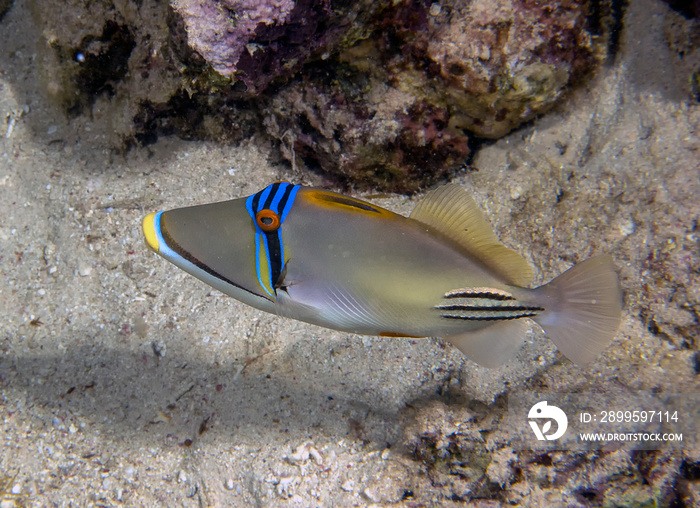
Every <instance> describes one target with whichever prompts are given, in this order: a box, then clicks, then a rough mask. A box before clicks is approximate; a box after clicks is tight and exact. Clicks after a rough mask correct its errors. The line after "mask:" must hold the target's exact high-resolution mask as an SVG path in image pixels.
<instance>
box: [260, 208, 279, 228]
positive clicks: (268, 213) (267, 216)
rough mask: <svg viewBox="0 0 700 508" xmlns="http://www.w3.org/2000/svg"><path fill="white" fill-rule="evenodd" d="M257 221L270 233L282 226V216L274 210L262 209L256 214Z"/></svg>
mask: <svg viewBox="0 0 700 508" xmlns="http://www.w3.org/2000/svg"><path fill="white" fill-rule="evenodd" d="M255 222H256V223H257V225H258V227H259V228H260V229H262V230H263V231H265V232H267V233H269V232H271V231H277V230H278V229H279V227H280V218H279V215H277V214H276V213H275V212H273V211H272V210H260V211H259V212H258V213H256V214H255Z"/></svg>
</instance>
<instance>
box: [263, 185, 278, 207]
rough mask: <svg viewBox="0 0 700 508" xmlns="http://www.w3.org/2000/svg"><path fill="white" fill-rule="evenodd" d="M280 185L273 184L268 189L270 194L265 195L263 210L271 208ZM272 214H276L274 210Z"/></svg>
mask: <svg viewBox="0 0 700 508" xmlns="http://www.w3.org/2000/svg"><path fill="white" fill-rule="evenodd" d="M280 185H281V183H280V182H277V183H273V184H272V186H271V189H270V193H269V194H268V195H267V199H266V200H265V204H264V205H263V209H269V208H270V206H272V200H273V199H275V196H277V192H278V191H279V188H280ZM273 212H275V213H277V211H276V210H273Z"/></svg>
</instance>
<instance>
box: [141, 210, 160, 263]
mask: <svg viewBox="0 0 700 508" xmlns="http://www.w3.org/2000/svg"><path fill="white" fill-rule="evenodd" d="M155 217H156V214H155V212H153V213H149V214H148V215H146V216H145V217H144V218H143V223H142V224H141V225H142V227H143V236H145V237H146V245H148V248H149V249H151V250H152V251H153V252H155V253H158V235H156V227H155Z"/></svg>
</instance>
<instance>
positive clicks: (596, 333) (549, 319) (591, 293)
mask: <svg viewBox="0 0 700 508" xmlns="http://www.w3.org/2000/svg"><path fill="white" fill-rule="evenodd" d="M533 291H534V296H535V298H536V299H537V301H538V303H540V304H542V306H543V307H544V308H545V309H546V310H545V312H543V313H542V314H539V315H538V316H536V317H534V318H533V319H534V320H535V321H536V322H537V324H539V325H540V326H541V327H542V328H543V329H544V331H545V333H546V334H547V336H549V337H550V338H551V339H552V341H553V342H554V344H556V346H557V347H558V348H559V350H560V351H561V352H562V353H564V355H566V357H567V358H569V359H570V360H572V361H573V362H575V363H578V364H586V363H589V362H591V361H592V360H594V359H595V358H596V357H597V356H598V355H599V354H600V353H602V352H603V350H604V349H605V348H606V347H607V346H608V344H610V342H611V341H612V340H613V338H614V337H615V333H616V332H617V329H618V328H619V326H620V321H621V316H622V291H621V289H620V282H619V279H618V277H617V273H616V272H615V265H614V263H613V260H612V257H610V256H598V257H594V258H591V259H588V260H586V261H583V262H582V263H579V264H577V265H576V266H574V267H573V268H571V269H569V270H568V271H566V272H564V273H563V274H561V275H560V276H559V277H557V278H556V279H554V280H553V281H551V282H550V283H549V284H545V285H544V286H541V287H539V288H537V289H535V290H533Z"/></svg>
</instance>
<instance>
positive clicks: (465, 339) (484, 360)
mask: <svg viewBox="0 0 700 508" xmlns="http://www.w3.org/2000/svg"><path fill="white" fill-rule="evenodd" d="M526 331H527V323H525V322H524V321H522V320H520V319H516V320H514V321H501V322H498V323H496V324H493V325H490V326H487V327H486V328H483V329H481V330H477V331H474V332H467V333H463V334H460V335H451V336H449V337H446V338H445V339H446V340H447V341H448V342H449V343H450V344H452V345H454V346H455V347H456V348H457V349H459V350H460V351H461V352H462V353H464V354H465V355H466V356H467V358H469V359H470V360H472V361H474V362H476V363H478V364H479V365H483V366H484V367H489V368H493V367H498V366H500V365H502V364H504V363H505V362H507V361H508V360H509V359H510V358H512V357H513V356H514V355H515V353H516V352H517V351H518V349H520V345H521V344H522V343H523V339H524V338H525V332H526Z"/></svg>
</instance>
